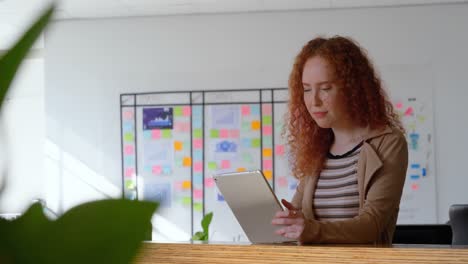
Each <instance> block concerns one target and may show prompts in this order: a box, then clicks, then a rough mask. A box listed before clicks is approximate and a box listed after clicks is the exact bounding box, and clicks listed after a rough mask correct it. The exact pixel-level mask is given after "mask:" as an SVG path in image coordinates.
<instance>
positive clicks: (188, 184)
mask: <svg viewBox="0 0 468 264" xmlns="http://www.w3.org/2000/svg"><path fill="white" fill-rule="evenodd" d="M191 186H192V184H191V183H190V181H183V182H182V189H190V187H191Z"/></svg>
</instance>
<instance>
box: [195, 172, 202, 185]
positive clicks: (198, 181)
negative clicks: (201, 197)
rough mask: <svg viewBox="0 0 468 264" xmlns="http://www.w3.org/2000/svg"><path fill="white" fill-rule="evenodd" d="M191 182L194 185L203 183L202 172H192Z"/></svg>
mask: <svg viewBox="0 0 468 264" xmlns="http://www.w3.org/2000/svg"><path fill="white" fill-rule="evenodd" d="M193 184H195V185H199V184H203V174H201V173H194V174H193Z"/></svg>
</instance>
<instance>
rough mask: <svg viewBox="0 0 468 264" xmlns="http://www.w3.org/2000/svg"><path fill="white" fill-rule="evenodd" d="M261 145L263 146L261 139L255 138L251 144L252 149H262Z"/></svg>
mask: <svg viewBox="0 0 468 264" xmlns="http://www.w3.org/2000/svg"><path fill="white" fill-rule="evenodd" d="M260 145H261V142H260V139H259V138H253V139H252V142H251V147H252V148H258V147H260Z"/></svg>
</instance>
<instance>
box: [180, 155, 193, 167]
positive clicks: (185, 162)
mask: <svg viewBox="0 0 468 264" xmlns="http://www.w3.org/2000/svg"><path fill="white" fill-rule="evenodd" d="M182 165H183V166H184V167H190V166H192V159H191V158H190V157H185V158H184V159H183V161H182Z"/></svg>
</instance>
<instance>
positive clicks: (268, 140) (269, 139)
mask: <svg viewBox="0 0 468 264" xmlns="http://www.w3.org/2000/svg"><path fill="white" fill-rule="evenodd" d="M272 145H273V138H272V137H271V136H264V137H263V146H265V147H271V146H272Z"/></svg>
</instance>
